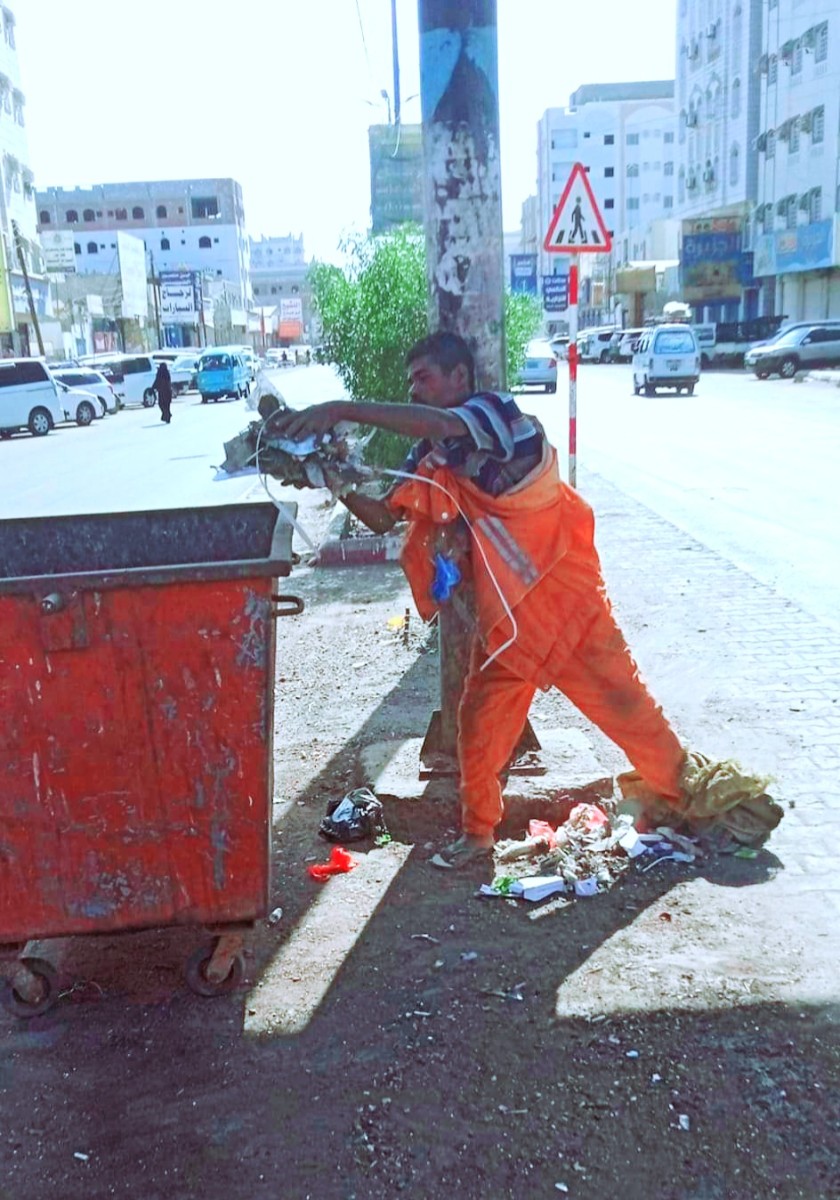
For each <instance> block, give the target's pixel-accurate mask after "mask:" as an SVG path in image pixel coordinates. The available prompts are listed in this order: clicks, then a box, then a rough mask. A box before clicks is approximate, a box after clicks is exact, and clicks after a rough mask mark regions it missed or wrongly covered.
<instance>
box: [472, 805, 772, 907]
mask: <svg viewBox="0 0 840 1200" xmlns="http://www.w3.org/2000/svg"><path fill="white" fill-rule="evenodd" d="M710 852H713V848H712V847H709V846H707V845H704V843H703V840H702V839H701V838H699V837H697V838H695V837H687V836H685V835H684V834H682V833H679V832H678V831H677V830H675V829H673V828H672V827H671V826H670V825H659V826H657V827H656V828H654V829H650V830H649V832H641V831H640V829H637V828H636V824H635V822H634V818H633V816H632V814H630V813H626V812H625V813H618V812H616V811H615V806H614V805H613V804H612V803H610V802H605V803H604V804H603V806H601V805H598V804H577V805H575V807H574V808H572V810H571V812H570V813H569V815H568V817H567V818H566V820H565V821H563V822H562V823H561V824H559V825H558V826H557V827H556V828H555V827H554V826H553V825H551V824H549V823H548V822H547V821H531V822H529V824H528V832H527V836H526V837H525V838H521V839H518V840H507V841H500V842H497V844H496V848H495V853H494V878H493V882H492V883H490V884H483V885H482V886H481V888H480V889H479V893H478V894H479V895H481V896H505V897H511V898H515V899H521V900H529V901H531V902H532V903H533V902H536V901H540V900H546V899H548V898H549V897H551V896H566V897H568V898H569V899H570V900H571V899H574V898H580V897H586V896H595V895H597V894H598V893H599V892H605V891H608V890H609V889H610V888H611V887H612V886H613V885H614V884H615V883H616V881H617V880H618V879H619V878H620V877H621V876H622V875H623V874H624V873H625V871H628V870H630V869H631V868H636V869H637V870H641V871H649V870H652V869H653V868H654V867H657V866H658V865H659V864H660V863H663V862H678V863H694V862H696V861H697V860H698V859H700V858H703V857H704V856H705V855H706V854H708V853H710ZM756 854H757V851H756V850H755V849H753V848H750V847H740V848H739V849H736V850H735V855H736V857H741V858H755V857H756Z"/></svg>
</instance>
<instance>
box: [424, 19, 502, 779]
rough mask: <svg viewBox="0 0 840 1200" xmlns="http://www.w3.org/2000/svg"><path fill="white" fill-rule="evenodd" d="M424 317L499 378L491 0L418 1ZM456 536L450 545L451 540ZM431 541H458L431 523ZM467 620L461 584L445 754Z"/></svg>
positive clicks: (444, 675)
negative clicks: (434, 537)
mask: <svg viewBox="0 0 840 1200" xmlns="http://www.w3.org/2000/svg"><path fill="white" fill-rule="evenodd" d="M419 19H420V95H421V102H422V107H423V153H424V159H425V175H426V194H425V228H426V262H427V272H428V284H429V323H430V325H431V327H432V329H446V330H450V331H451V332H453V333H458V334H460V335H461V336H462V337H463V338H465V339H466V341H467V342H468V343H469V345H470V347H471V349H472V351H473V353H474V355H475V361H476V385H477V388H478V389H479V390H480V389H482V388H492V389H494V390H497V391H498V390H500V389H502V388H504V387H505V340H504V296H503V252H502V190H501V164H500V159H499V78H498V57H497V34H496V0H419ZM459 542H460V544H459ZM438 549H439V550H440V551H441V552H442V553H445V554H448V555H450V556H454V557H458V556H460V554H461V553H463V550H464V546H463V542H462V540H461V539H460V538H459V537H458V535H456V534H454V533H453V530H452V528H451V527H448V526H443V527H441V533H440V536H439V542H438ZM473 628H474V616H473V606H472V597H471V596H470V595H469V593H468V591H467V590H466V589H465V588H464V587H463V585H462V586H461V587H460V588H458V589H456V591H455V592H454V593H453V596H452V599H451V600H450V601H449V602H447V603H446V604H444V605H442V606H441V609H440V640H441V656H440V658H441V667H440V672H441V678H440V690H441V697H440V702H441V707H440V713H439V714H435V717H434V718H433V720H432V724H431V726H430V728H429V731H428V733H427V735H426V742H425V744H424V747H423V751H422V758H423V762H424V764H426V765H431V764H432V763H433V762H434V761H435V757H436V755H441V754H442V755H444V756H446V757H447V758H450V759H452V758H455V756H456V748H457V714H458V701H459V699H460V695H461V692H462V690H463V681H464V676H465V674H466V669H467V662H468V655H469V648H470V643H471V640H472V632H473Z"/></svg>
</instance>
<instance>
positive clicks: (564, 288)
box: [542, 275, 569, 312]
mask: <svg viewBox="0 0 840 1200" xmlns="http://www.w3.org/2000/svg"><path fill="white" fill-rule="evenodd" d="M542 286H543V308H544V309H545V311H546V312H565V311H566V309H567V308H568V307H569V276H568V275H543V279H542Z"/></svg>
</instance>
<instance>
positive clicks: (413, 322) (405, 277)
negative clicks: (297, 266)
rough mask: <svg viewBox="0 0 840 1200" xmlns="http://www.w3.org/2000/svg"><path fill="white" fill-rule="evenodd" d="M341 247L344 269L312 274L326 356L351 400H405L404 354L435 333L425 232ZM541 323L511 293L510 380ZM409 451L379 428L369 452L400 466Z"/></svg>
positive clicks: (526, 302)
mask: <svg viewBox="0 0 840 1200" xmlns="http://www.w3.org/2000/svg"><path fill="white" fill-rule="evenodd" d="M342 248H343V249H344V251H345V253H346V254H347V256H348V264H347V266H346V267H345V268H344V269H341V268H339V267H336V266H332V265H330V264H328V263H316V264H314V266H313V267H312V270H311V273H310V280H311V284H312V294H313V300H314V303H315V307H316V309H317V310H318V314H319V316H320V319H321V325H322V328H323V340H322V344H323V354H324V358H325V359H326V361H327V362H331V363H333V364H334V365H335V366H336V368H337V370H338V373H339V376H340V377H341V379H342V381H343V383H344V386H345V387H346V389H347V393H348V395H349V396H350V397H351V399H353V400H380V401H395V402H398V403H399V402H405V401H407V400H408V389H407V386H406V371H405V352H406V350H407V349H408V348H409V346H411V345H413V343H414V342H416V341H418V340H419V339H420V338H422V337H425V336H426V334H427V333H428V332H429V321H428V314H427V309H426V298H427V291H426V249H425V240H424V238H423V234H422V231H421V230H420V229H419V227H418V226H412V225H403V226H401V227H399V228H398V229H396V230H393V231H391V232H389V233H387V234H380V235H378V236H376V237H364V238H355V239H353V240H352V241H350V242H348V243H345V245H344V246H343V247H342ZM539 321H540V307H539V305H538V303H537V302H536V300H534V299H533V297H530V296H513V295H511V294H510V293H506V294H505V331H506V344H507V371H508V378H509V379H515V377H516V374H517V373H518V371H519V369H520V367H521V366H522V363H523V361H524V357H525V347H526V346H527V343H528V340H529V339H530V338H531V337H532V336H533V334H534V331H535V330H536V329H537V327H538V325H539ZM407 447H408V443H407V441H406V439H405V438H400V437H398V436H397V435H396V434H391V433H386V432H384V431H383V430H377V432H376V433H375V434H374V435H373V437H372V438H371V439H370V441H369V442H368V444H367V447H366V452H365V453H366V457H367V459H368V461H369V462H373V463H376V464H378V465H379V466H383V467H396V466H399V464H400V462H401V461H402V460H403V458H404V457H405V454H406V451H407Z"/></svg>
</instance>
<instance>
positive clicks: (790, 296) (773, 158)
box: [754, 0, 840, 320]
mask: <svg viewBox="0 0 840 1200" xmlns="http://www.w3.org/2000/svg"><path fill="white" fill-rule="evenodd" d="M757 65H758V78H759V79H760V81H761V129H760V133H759V136H758V142H757V147H758V155H757V158H758V191H757V197H756V199H757V207H756V219H755V230H754V249H755V264H754V269H755V274H756V276H757V277H759V278H760V279H761V280H762V284H763V288H762V292H763V309H762V310H763V313H766V314H768V315H769V314H774V313H775V314H778V315H786V316H789V317H791V318H792V319H801V318H804V319H808V318H813V319H815V320H817V319H824V318H826V317H837V316H840V266H838V263H840V255H838V218H837V211H838V209H840V162H839V161H838V160H839V159H840V143H839V142H838V138H840V134H839V133H838V129H839V128H840V8H838V6H837V4H836V3H834V4H826V3H825V2H824V0H769V3H768V4H767V6H766V10H765V13H764V44H763V47H762V54H761V56H760V59H759V60H758V64H757Z"/></svg>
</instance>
